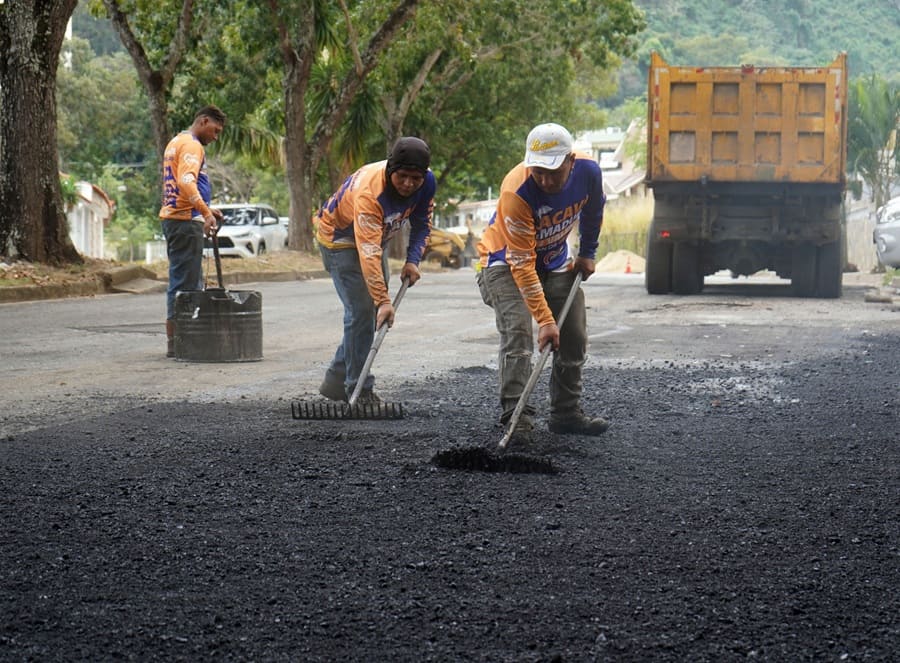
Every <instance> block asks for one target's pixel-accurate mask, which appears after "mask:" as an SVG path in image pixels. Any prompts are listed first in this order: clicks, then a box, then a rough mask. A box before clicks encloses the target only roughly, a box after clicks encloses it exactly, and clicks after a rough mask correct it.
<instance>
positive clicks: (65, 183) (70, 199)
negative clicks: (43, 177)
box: [59, 175, 78, 210]
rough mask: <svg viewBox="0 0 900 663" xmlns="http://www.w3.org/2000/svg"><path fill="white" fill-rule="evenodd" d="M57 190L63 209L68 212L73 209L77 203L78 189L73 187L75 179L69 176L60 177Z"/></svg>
mask: <svg viewBox="0 0 900 663" xmlns="http://www.w3.org/2000/svg"><path fill="white" fill-rule="evenodd" d="M59 188H60V191H61V192H62V200H63V205H64V206H65V208H66V209H67V210H70V209H72V208H73V207H75V204H76V203H77V202H78V187H77V186H76V185H75V178H74V177H72V176H71V175H60V177H59Z"/></svg>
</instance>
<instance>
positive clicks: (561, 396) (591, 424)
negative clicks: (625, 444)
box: [478, 123, 609, 441]
mask: <svg viewBox="0 0 900 663" xmlns="http://www.w3.org/2000/svg"><path fill="white" fill-rule="evenodd" d="M573 142H574V141H573V140H572V135H571V134H570V133H569V132H568V131H567V130H566V129H565V128H564V127H562V126H560V125H558V124H553V123H550V124H540V125H538V126H536V127H535V128H534V129H532V130H531V133H529V134H528V139H527V140H526V144H525V160H524V161H522V163H520V164H518V165H517V166H516V167H515V168H513V169H512V170H511V171H509V173H507V175H506V177H505V178H504V179H503V184H502V185H501V187H500V199H499V201H498V203H497V210H496V212H495V213H494V217H493V218H492V219H491V223H490V225H489V226H488V228H487V230H486V231H485V233H484V235H483V236H482V238H481V241H480V242H479V244H478V251H479V255H480V268H481V269H480V271H479V273H478V284H479V288H480V289H481V294H482V298H483V299H484V301H485V303H486V304H488V305H489V306H491V307H492V308H493V309H494V314H495V316H496V321H497V331H498V332H500V355H499V363H500V407H501V410H502V411H501V415H500V421H501V423H504V424H505V423H507V422H508V421H509V419H510V417H511V416H512V413H513V410H515V407H516V404H517V403H518V401H519V398H520V396H521V395H522V392H523V390H524V388H525V384H526V382H527V381H528V376H529V374H530V373H531V370H532V363H531V358H532V354H533V351H534V338H533V335H532V331H531V329H532V322H531V321H532V319H534V320H535V321H537V324H538V328H539V330H538V337H537V341H538V348H539V349H543V348H544V347H545V346H546V345H547V344H548V343H549V344H551V347H552V348H553V350H554V351H555V352H554V356H553V370H552V373H551V377H550V423H549V427H550V430H551V431H552V432H554V433H561V434H581V435H600V434H601V433H603V432H604V431H605V430H606V429H607V428H608V427H609V423H608V422H607V421H606V420H605V419H602V418H595V417H589V416H586V415H585V414H584V412H583V411H582V409H581V392H582V379H581V372H582V367H583V366H584V362H585V355H586V353H587V322H586V315H585V306H584V293H583V292H582V291H581V289H580V288H579V289H578V292H577V293H576V296H575V299H574V300H573V302H572V307H571V309H570V310H569V313H568V315H567V317H566V320H565V322H564V324H563V327H562V329H560V328H559V327H558V326H557V324H556V316H558V315H559V313H560V311H561V309H562V307H563V305H564V303H565V300H566V298H567V297H568V294H569V291H570V290H571V289H572V285H573V283H574V280H575V275H576V273H578V272H580V273H581V274H582V277H583V278H584V279H587V278H588V277H590V275H591V274H593V273H594V267H595V265H594V258H595V255H596V251H597V243H598V237H599V235H600V226H601V224H602V222H603V206H604V203H605V202H606V199H605V196H604V195H603V182H602V175H601V172H600V166H599V165H598V164H597V162H596V161H594V160H593V159H592V158H591V157H590V156H588V155H584V154H578V153H575V152H574V151H573ZM576 228H577V230H578V238H579V242H578V251H577V255H573V254H572V251H571V249H570V247H569V244H568V238H569V234H570V233H571V232H572V231H573V230H575V229H576ZM533 416H534V408H532V407H530V406H528V407H527V408H526V409H525V410H524V411H523V413H522V416H521V418H520V419H519V422H518V424H517V425H516V429H515V431H514V434H513V439H514V440H516V439H518V440H520V441H524V440H527V439H528V438H529V437H530V434H531V430H532V429H533V427H534V422H533Z"/></svg>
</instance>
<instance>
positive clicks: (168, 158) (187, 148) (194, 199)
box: [159, 106, 225, 357]
mask: <svg viewBox="0 0 900 663" xmlns="http://www.w3.org/2000/svg"><path fill="white" fill-rule="evenodd" d="M224 127H225V113H223V112H222V111H221V110H220V109H219V108H217V107H216V106H205V107H203V108H201V109H200V110H199V111H197V114H196V115H195V116H194V121H193V123H192V124H191V127H190V129H187V130H185V131H182V132H181V133H179V134H178V135H177V136H175V137H174V138H173V139H172V140H171V141H169V144H168V145H167V146H166V152H165V156H164V158H163V202H162V208H161V209H160V210H159V218H160V219H162V228H163V234H164V235H165V238H166V253H167V254H168V257H169V287H168V289H167V291H166V339H167V347H166V356H167V357H174V356H175V295H176V294H177V293H178V291H179V290H198V289H200V288H202V283H201V279H202V278H203V269H202V267H203V236H204V235H206V236H211V235H212V234H213V233H215V232H216V230H217V229H218V222H219V221H221V220H222V212H220V211H219V210H217V209H212V208H210V206H209V204H210V202H211V201H212V187H211V186H210V183H209V177H208V176H207V174H206V151H205V149H204V148H205V146H206V145H209V144H210V143H212V142H214V141H215V140H217V139H218V138H219V134H220V133H221V132H222V129H223V128H224Z"/></svg>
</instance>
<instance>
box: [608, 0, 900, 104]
mask: <svg viewBox="0 0 900 663" xmlns="http://www.w3.org/2000/svg"><path fill="white" fill-rule="evenodd" d="M634 4H635V5H636V6H637V7H640V8H641V9H642V10H643V12H644V14H645V15H646V18H647V29H646V30H645V31H644V32H643V33H641V35H639V37H638V43H639V46H638V52H637V55H636V57H635V58H633V59H632V60H631V61H629V62H626V63H624V64H623V67H622V71H621V73H620V77H619V81H620V89H619V94H618V95H617V98H616V99H613V100H608V101H607V104H608V105H609V106H615V105H617V104H618V103H620V102H621V101H623V100H624V99H627V98H629V97H636V96H640V95H642V94H644V93H646V89H647V77H646V75H647V68H648V65H649V61H650V51H652V50H656V51H659V53H660V54H661V55H662V56H663V58H664V59H666V60H667V61H668V62H670V63H672V64H679V65H698V66H712V65H720V66H730V65H740V64H754V65H757V66H763V65H770V66H773V65H788V66H824V65H827V64H829V63H830V62H831V61H832V60H833V59H834V58H835V56H836V55H837V54H838V53H839V52H841V51H847V56H848V62H849V70H850V77H851V78H856V77H858V76H863V75H868V74H872V73H875V74H878V75H879V76H882V77H883V78H886V79H888V80H889V81H891V82H892V83H894V84H896V85H900V0H634Z"/></svg>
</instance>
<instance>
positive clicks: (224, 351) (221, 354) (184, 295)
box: [175, 288, 262, 362]
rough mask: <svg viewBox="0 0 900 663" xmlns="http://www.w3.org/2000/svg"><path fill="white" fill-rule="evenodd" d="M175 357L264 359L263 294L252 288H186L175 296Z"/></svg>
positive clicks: (221, 360)
mask: <svg viewBox="0 0 900 663" xmlns="http://www.w3.org/2000/svg"><path fill="white" fill-rule="evenodd" d="M175 359H178V360H180V361H209V362H229V361H234V362H237V361H259V360H260V359H262V294H261V293H259V292H256V291H252V290H225V289H224V288H213V289H208V290H184V291H179V292H178V294H177V295H176V296H175Z"/></svg>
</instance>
